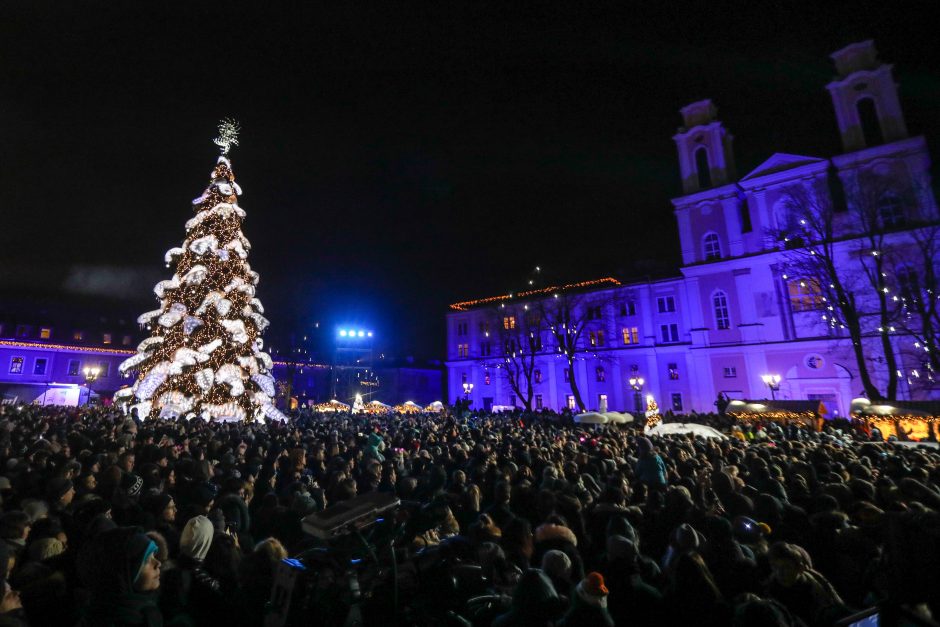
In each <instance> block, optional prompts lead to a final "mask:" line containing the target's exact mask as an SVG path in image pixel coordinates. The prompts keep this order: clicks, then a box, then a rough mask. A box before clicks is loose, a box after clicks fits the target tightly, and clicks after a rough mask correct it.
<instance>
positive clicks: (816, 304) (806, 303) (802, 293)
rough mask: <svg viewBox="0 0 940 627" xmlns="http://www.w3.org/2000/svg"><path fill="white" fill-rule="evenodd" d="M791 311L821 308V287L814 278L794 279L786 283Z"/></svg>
mask: <svg viewBox="0 0 940 627" xmlns="http://www.w3.org/2000/svg"><path fill="white" fill-rule="evenodd" d="M787 290H788V292H789V294H790V307H791V308H792V309H793V311H815V310H817V309H822V308H823V303H824V301H823V296H822V287H820V285H819V281H818V280H816V279H796V280H794V281H790V283H788V284H787Z"/></svg>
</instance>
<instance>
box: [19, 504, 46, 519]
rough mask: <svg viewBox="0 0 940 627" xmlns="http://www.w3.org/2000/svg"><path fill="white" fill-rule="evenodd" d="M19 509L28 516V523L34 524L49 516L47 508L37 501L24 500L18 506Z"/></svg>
mask: <svg viewBox="0 0 940 627" xmlns="http://www.w3.org/2000/svg"><path fill="white" fill-rule="evenodd" d="M20 509H21V510H23V513H25V514H26V515H27V516H29V522H30V523H34V522H36V521H37V520H39V519H40V518H44V517H46V516H47V515H48V514H49V506H48V505H47V504H46V502H45V501H41V500H39V499H24V500H23V502H22V504H21V505H20Z"/></svg>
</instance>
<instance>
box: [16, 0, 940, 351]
mask: <svg viewBox="0 0 940 627" xmlns="http://www.w3.org/2000/svg"><path fill="white" fill-rule="evenodd" d="M427 4H428V6H424V7H423V8H422V7H420V6H419V5H417V4H409V3H399V2H394V3H392V2H381V3H379V2H375V3H352V2H344V3H330V6H321V5H319V3H286V2H285V3H275V2H252V3H245V4H244V6H242V5H241V3H237V2H213V3H204V2H195V1H189V2H180V3H176V2H150V3H144V2H38V1H35V0H33V1H24V2H5V3H4V5H3V7H2V8H0V219H2V221H0V224H2V227H0V290H7V291H8V292H7V293H12V291H14V290H20V289H22V288H23V287H24V286H27V285H28V286H31V287H32V288H33V289H37V290H47V291H56V290H61V291H62V292H63V293H66V292H69V293H73V292H75V291H76V290H78V291H81V290H85V291H96V290H97V291H103V290H106V289H109V288H110V286H111V285H112V284H113V285H115V288H114V291H115V292H116V295H117V296H120V297H122V298H128V299H132V300H136V301H140V300H143V302H144V306H145V307H147V308H149V306H150V305H151V302H150V301H149V300H148V299H149V298H150V290H151V287H152V280H151V277H154V280H155V279H159V278H161V277H163V275H165V274H166V273H167V271H166V269H165V268H164V267H163V263H162V259H163V253H164V251H166V250H167V249H168V248H171V247H173V246H178V245H179V244H180V242H181V241H182V239H183V237H184V230H183V224H184V222H185V221H186V220H187V219H188V218H189V217H191V212H192V209H191V205H190V200H191V199H192V198H195V197H196V196H198V195H199V194H200V193H201V192H202V190H203V189H204V187H205V185H206V182H207V177H208V175H209V173H210V171H211V169H212V166H213V164H214V160H215V155H216V154H217V149H216V147H215V146H214V145H213V144H212V143H211V139H212V138H213V137H214V136H215V125H216V123H217V120H218V119H219V118H221V117H224V116H233V117H235V118H237V119H238V120H239V121H240V122H241V125H242V127H243V134H242V140H241V146H239V147H238V148H237V149H235V151H234V152H233V155H232V161H233V165H234V169H235V173H236V176H237V177H238V180H239V182H240V184H241V185H242V187H243V189H244V190H245V193H244V196H243V197H242V199H241V202H240V204H241V206H242V207H243V208H244V209H245V210H246V211H247V212H248V217H247V220H246V223H245V226H244V230H245V233H246V235H247V237H248V238H249V239H250V240H251V241H252V244H253V250H252V251H251V255H250V258H249V261H250V262H251V264H252V266H253V268H255V269H256V270H258V271H259V272H260V273H261V284H260V288H259V296H260V298H261V299H262V301H263V302H264V303H265V305H266V307H267V310H268V317H269V318H270V319H271V320H272V328H271V330H270V331H269V334H270V336H272V337H275V338H278V337H282V336H283V335H284V334H286V333H288V332H289V331H291V330H302V329H304V328H308V327H306V326H305V325H309V324H310V323H312V322H313V321H320V322H321V327H322V328H331V329H332V328H333V325H334V324H338V323H340V322H347V321H350V322H357V323H359V324H362V325H365V326H368V327H369V328H374V329H375V330H376V332H377V335H378V336H379V337H380V338H382V342H381V344H382V345H383V346H384V347H385V348H386V349H387V350H388V352H389V353H390V354H395V355H409V354H410V355H415V356H418V357H437V358H440V357H442V356H443V352H444V351H443V347H444V315H445V314H446V312H447V304H448V303H450V302H454V301H457V300H464V299H468V298H473V297H478V296H486V295H492V294H496V293H504V292H506V291H510V290H515V289H519V288H521V287H522V285H523V284H524V282H525V280H526V278H527V277H528V275H529V273H530V271H531V269H532V268H533V267H534V266H535V265H540V266H542V268H544V269H545V270H546V272H548V273H550V274H551V275H553V276H556V277H559V278H561V279H589V278H596V277H600V276H606V275H614V276H618V277H621V278H629V277H639V278H642V277H644V276H646V275H655V276H660V275H664V274H669V273H670V272H672V271H673V269H674V268H675V267H676V266H677V264H678V242H677V235H676V229H675V221H674V219H673V216H672V212H671V205H670V203H669V199H670V198H671V197H673V196H676V195H678V193H679V177H678V168H677V160H676V155H675V149H674V145H673V142H672V139H671V136H672V135H673V133H675V131H676V128H677V127H678V126H679V124H680V123H681V119H680V116H679V113H678V109H679V108H680V107H682V106H684V105H685V104H688V103H690V102H693V101H695V100H699V99H702V98H706V97H710V98H712V99H713V100H714V101H715V103H716V105H717V106H718V109H719V117H720V119H721V120H722V121H723V122H724V123H725V124H726V126H727V127H728V128H729V129H730V131H731V132H732V134H733V135H734V136H735V152H736V160H737V166H738V173H739V175H743V174H745V173H747V172H748V171H749V170H750V169H752V168H753V167H754V166H756V165H758V164H759V163H760V162H762V161H763V160H764V159H766V158H768V157H769V156H770V155H771V154H773V153H774V152H792V153H798V154H810V155H818V156H830V155H832V154H835V153H837V152H838V151H839V149H840V147H839V142H838V136H837V133H836V126H835V118H834V114H833V113H832V108H831V105H830V101H829V97H828V93H827V92H826V90H825V84H826V83H827V82H828V81H829V80H831V79H832V77H833V76H834V68H833V66H832V64H831V61H830V60H829V58H828V55H829V54H830V53H831V52H833V51H835V50H836V49H838V48H841V47H843V46H844V45H846V44H849V43H852V42H854V41H858V40H862V39H867V38H873V39H875V41H876V45H877V47H878V49H879V52H880V55H881V58H882V59H885V60H887V61H889V62H891V63H894V64H895V68H896V69H895V73H896V76H897V78H898V80H899V82H900V84H901V101H902V106H903V107H904V109H905V113H906V118H907V122H908V128H909V130H910V131H911V133H912V134H924V135H926V136H927V139H928V142H929V143H930V144H931V146H932V147H933V148H934V149H935V150H936V146H935V143H936V140H937V138H938V137H940V117H938V113H937V112H938V111H940V47H938V46H937V43H936V25H935V23H934V22H933V21H932V20H929V19H926V17H927V16H926V15H925V14H924V13H923V11H924V10H925V5H924V4H922V3H908V4H904V3H886V2H851V3H830V2H818V3H813V4H812V5H806V6H804V7H802V8H800V7H798V6H796V5H792V4H791V3H786V4H788V6H790V8H786V9H784V8H781V7H779V6H775V5H778V4H784V3H773V5H770V6H761V5H760V3H746V4H745V3H738V4H737V5H736V6H734V7H731V6H725V5H722V4H720V3H711V4H707V5H706V4H702V5H700V7H701V8H699V9H693V8H691V7H692V6H694V5H691V4H688V3H658V2H649V3H637V6H629V7H628V6H625V5H627V4H628V3H622V2H618V3H610V4H604V5H600V4H594V3H582V2H571V3H566V2H545V3H538V5H539V8H533V5H529V4H528V3H525V4H523V3H516V2H499V3H484V2H469V3H466V4H463V3H454V2H440V3H427ZM667 4H670V5H672V4H674V5H676V7H675V8H673V9H669V8H662V7H660V8H651V7H652V6H653V5H657V6H658V5H667ZM337 5H339V6H337ZM354 5H356V6H354ZM587 6H592V7H594V8H592V9H586V8H585V7H587ZM641 6H642V7H644V8H640V7H641ZM905 6H906V7H909V8H908V9H907V10H904V9H902V8H898V7H905ZM679 7H681V8H679ZM70 276H71V277H72V278H71V280H70V279H69V278H68V277H70ZM76 277H85V278H83V279H81V280H76ZM115 277H122V280H117V279H115ZM135 277H140V280H136V279H135ZM163 278H165V277H163ZM3 293H4V292H3V291H0V297H2V294H3Z"/></svg>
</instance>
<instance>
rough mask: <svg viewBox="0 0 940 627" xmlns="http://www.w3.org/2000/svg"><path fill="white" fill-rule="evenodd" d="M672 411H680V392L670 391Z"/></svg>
mask: <svg viewBox="0 0 940 627" xmlns="http://www.w3.org/2000/svg"><path fill="white" fill-rule="evenodd" d="M672 411H682V394H680V393H678V392H673V393H672Z"/></svg>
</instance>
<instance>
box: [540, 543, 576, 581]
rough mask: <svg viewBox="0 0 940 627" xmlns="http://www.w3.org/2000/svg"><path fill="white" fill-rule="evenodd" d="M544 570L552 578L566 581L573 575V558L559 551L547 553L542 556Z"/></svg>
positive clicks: (554, 550) (553, 550)
mask: <svg viewBox="0 0 940 627" xmlns="http://www.w3.org/2000/svg"><path fill="white" fill-rule="evenodd" d="M542 570H544V571H545V572H546V573H548V574H549V575H550V576H552V577H559V578H561V579H566V578H567V577H568V576H569V575H570V574H571V558H570V557H568V556H567V555H565V553H564V552H563V551H559V550H558V549H552V550H551V551H546V552H545V555H543V556H542Z"/></svg>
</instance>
